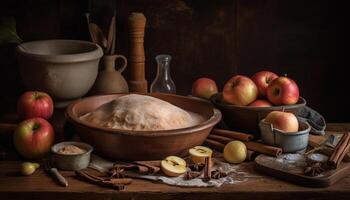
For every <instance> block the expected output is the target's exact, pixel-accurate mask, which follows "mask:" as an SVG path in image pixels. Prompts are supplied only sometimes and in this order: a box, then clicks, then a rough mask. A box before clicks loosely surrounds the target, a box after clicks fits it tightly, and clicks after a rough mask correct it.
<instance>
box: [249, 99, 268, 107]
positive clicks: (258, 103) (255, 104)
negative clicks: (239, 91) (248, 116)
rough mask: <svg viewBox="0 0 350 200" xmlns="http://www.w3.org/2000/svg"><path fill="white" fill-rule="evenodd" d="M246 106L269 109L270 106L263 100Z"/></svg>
mask: <svg viewBox="0 0 350 200" xmlns="http://www.w3.org/2000/svg"><path fill="white" fill-rule="evenodd" d="M248 106H251V107H270V106H272V104H271V103H270V102H268V101H266V100H263V99H257V100H255V101H253V103H251V104H249V105H248Z"/></svg>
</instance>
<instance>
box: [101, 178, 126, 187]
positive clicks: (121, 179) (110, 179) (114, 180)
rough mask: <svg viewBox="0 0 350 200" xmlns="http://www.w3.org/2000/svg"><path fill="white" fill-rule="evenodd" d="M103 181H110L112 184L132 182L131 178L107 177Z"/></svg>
mask: <svg viewBox="0 0 350 200" xmlns="http://www.w3.org/2000/svg"><path fill="white" fill-rule="evenodd" d="M103 182H105V183H111V184H114V185H129V184H131V183H132V179H131V178H107V179H105V180H103Z"/></svg>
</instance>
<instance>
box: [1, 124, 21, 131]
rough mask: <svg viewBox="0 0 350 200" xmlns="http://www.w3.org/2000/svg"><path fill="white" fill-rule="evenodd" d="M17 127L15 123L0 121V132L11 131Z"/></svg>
mask: <svg viewBox="0 0 350 200" xmlns="http://www.w3.org/2000/svg"><path fill="white" fill-rule="evenodd" d="M16 128H17V124H10V123H0V133H13V131H15V129H16Z"/></svg>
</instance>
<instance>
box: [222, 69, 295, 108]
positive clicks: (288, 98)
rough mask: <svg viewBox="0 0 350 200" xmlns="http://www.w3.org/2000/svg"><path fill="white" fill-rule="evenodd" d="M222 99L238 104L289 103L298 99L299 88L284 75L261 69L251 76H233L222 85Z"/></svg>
mask: <svg viewBox="0 0 350 200" xmlns="http://www.w3.org/2000/svg"><path fill="white" fill-rule="evenodd" d="M223 99H224V101H225V102H227V103H230V104H234V105H239V106H255V107H267V106H271V105H291V104H295V103H297V102H298V100H299V88H298V86H297V84H296V83H295V82H294V81H293V80H292V79H290V78H288V77H286V76H281V77H279V76H277V75H276V74H275V73H273V72H269V71H261V72H258V73H256V74H254V75H253V76H252V78H248V77H246V76H242V75H236V76H233V77H232V78H231V79H230V80H229V81H228V82H227V83H226V84H225V86H224V90H223Z"/></svg>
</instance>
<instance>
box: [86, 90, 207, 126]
mask: <svg viewBox="0 0 350 200" xmlns="http://www.w3.org/2000/svg"><path fill="white" fill-rule="evenodd" d="M81 119H82V120H85V121H87V122H90V123H93V124H96V125H99V126H103V127H108V128H115V129H126V130H171V129H179V128H185V127H190V126H194V125H198V124H200V123H201V122H202V121H204V118H203V117H202V116H200V115H198V114H196V113H191V112H188V111H185V110H183V109H181V108H179V107H177V106H174V105H172V104H170V103H168V102H166V101H163V100H161V99H158V98H154V97H151V96H146V95H138V94H130V95H124V96H121V97H118V98H117V99H115V100H113V101H111V102H108V103H106V104H103V105H101V106H100V107H99V108H97V109H96V110H95V111H93V112H90V113H87V114H85V115H83V116H82V117H81Z"/></svg>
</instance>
